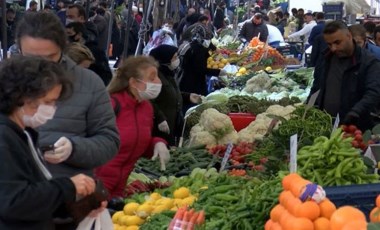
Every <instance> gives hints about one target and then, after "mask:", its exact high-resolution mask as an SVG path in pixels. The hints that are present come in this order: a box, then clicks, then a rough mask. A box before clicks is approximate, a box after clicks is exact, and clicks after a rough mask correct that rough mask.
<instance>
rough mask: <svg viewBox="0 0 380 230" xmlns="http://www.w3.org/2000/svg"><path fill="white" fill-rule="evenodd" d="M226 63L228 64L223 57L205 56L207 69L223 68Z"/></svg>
mask: <svg viewBox="0 0 380 230" xmlns="http://www.w3.org/2000/svg"><path fill="white" fill-rule="evenodd" d="M226 65H228V60H227V59H225V58H220V57H219V56H211V57H209V58H207V68H209V69H223V68H224V66H226Z"/></svg>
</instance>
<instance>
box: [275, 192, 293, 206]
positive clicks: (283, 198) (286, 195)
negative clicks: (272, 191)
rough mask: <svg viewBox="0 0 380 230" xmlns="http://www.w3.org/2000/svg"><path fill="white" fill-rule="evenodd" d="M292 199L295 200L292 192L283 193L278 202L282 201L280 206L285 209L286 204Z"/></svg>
mask: <svg viewBox="0 0 380 230" xmlns="http://www.w3.org/2000/svg"><path fill="white" fill-rule="evenodd" d="M291 198H294V196H293V194H292V193H291V192H290V191H282V192H281V193H280V196H279V197H278V200H279V201H280V204H281V205H282V206H284V207H285V204H286V202H287V201H288V200H289V199H291Z"/></svg>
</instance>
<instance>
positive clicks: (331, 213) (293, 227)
mask: <svg viewBox="0 0 380 230" xmlns="http://www.w3.org/2000/svg"><path fill="white" fill-rule="evenodd" d="M308 184H311V182H310V181H308V180H305V179H303V178H302V177H300V176H299V175H298V174H296V173H292V174H289V175H287V176H285V177H284V178H283V180H282V186H283V189H284V190H283V191H282V192H281V193H280V195H279V204H277V205H276V206H275V207H274V208H273V209H272V210H271V212H270V219H269V220H268V221H267V222H266V224H265V230H362V229H363V230H364V229H366V226H367V223H366V219H365V215H364V214H363V213H362V212H361V211H360V210H358V209H356V208H354V207H350V206H344V207H341V208H339V209H337V208H336V206H335V205H334V203H332V202H331V201H330V200H329V199H327V198H324V199H323V200H322V201H320V202H319V203H318V202H317V201H315V200H312V199H309V200H307V201H305V202H302V201H301V199H300V198H299V197H300V195H301V192H302V191H303V189H304V188H305V186H306V185H308ZM379 202H380V201H379Z"/></svg>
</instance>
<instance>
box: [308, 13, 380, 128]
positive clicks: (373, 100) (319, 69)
mask: <svg viewBox="0 0 380 230" xmlns="http://www.w3.org/2000/svg"><path fill="white" fill-rule="evenodd" d="M323 37H324V39H325V41H326V43H327V45H328V47H329V50H327V52H326V56H325V58H324V60H323V61H321V62H320V63H318V65H317V66H316V68H315V72H314V83H313V86H312V89H311V92H310V95H312V94H314V93H315V92H317V91H318V90H320V92H319V96H318V98H317V101H316V105H317V106H318V107H319V108H320V109H322V110H325V111H326V112H328V113H329V114H330V115H332V116H334V117H335V116H336V115H337V114H339V116H340V118H341V121H342V123H343V124H354V125H357V126H358V127H359V128H360V129H361V130H362V131H364V130H367V129H369V128H372V127H373V125H374V121H373V119H372V117H371V115H370V114H371V112H373V111H374V109H375V108H376V107H377V105H378V104H379V101H380V79H379V78H378V76H379V75H380V62H379V61H378V60H377V59H376V58H375V57H374V56H373V55H372V54H370V53H369V52H368V51H367V50H365V49H362V48H360V47H359V46H357V45H356V44H355V42H354V40H353V38H352V35H351V33H350V32H349V30H348V28H347V26H346V25H345V24H344V23H343V22H341V21H334V22H331V23H329V24H327V25H326V27H325V29H324V31H323Z"/></svg>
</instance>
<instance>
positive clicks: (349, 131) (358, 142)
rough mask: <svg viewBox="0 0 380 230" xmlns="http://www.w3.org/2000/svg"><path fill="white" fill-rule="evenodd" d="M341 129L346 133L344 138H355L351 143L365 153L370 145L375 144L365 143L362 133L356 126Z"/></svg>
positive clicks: (344, 126)
mask: <svg viewBox="0 0 380 230" xmlns="http://www.w3.org/2000/svg"><path fill="white" fill-rule="evenodd" d="M341 128H342V130H343V132H344V135H343V137H344V138H347V137H352V138H354V139H353V140H352V142H351V144H352V146H353V147H354V148H358V149H361V150H363V151H364V150H365V149H366V148H367V146H368V145H370V144H374V143H375V142H374V141H372V140H369V141H368V142H365V141H364V140H363V133H362V131H361V130H360V129H358V128H357V127H356V126H355V125H342V126H341Z"/></svg>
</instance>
